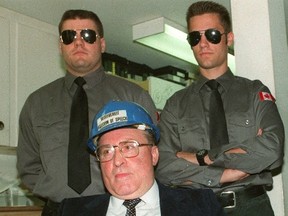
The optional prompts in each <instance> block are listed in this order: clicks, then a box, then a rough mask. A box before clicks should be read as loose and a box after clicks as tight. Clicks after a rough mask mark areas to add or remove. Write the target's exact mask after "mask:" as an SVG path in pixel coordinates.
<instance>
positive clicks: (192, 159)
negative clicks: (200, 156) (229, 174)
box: [176, 151, 213, 165]
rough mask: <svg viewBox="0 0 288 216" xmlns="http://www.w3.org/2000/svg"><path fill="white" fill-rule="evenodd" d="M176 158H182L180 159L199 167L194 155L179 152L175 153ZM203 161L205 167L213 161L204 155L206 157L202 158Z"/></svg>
mask: <svg viewBox="0 0 288 216" xmlns="http://www.w3.org/2000/svg"><path fill="white" fill-rule="evenodd" d="M176 157H178V158H182V159H184V160H186V161H189V162H191V163H193V164H196V165H199V163H198V160H197V158H196V153H191V152H183V151H181V152H177V153H176ZM204 161H205V163H206V164H207V165H210V164H212V163H213V161H211V160H210V158H209V156H208V155H206V156H205V157H204Z"/></svg>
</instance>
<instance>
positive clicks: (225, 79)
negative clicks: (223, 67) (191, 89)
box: [195, 68, 235, 92]
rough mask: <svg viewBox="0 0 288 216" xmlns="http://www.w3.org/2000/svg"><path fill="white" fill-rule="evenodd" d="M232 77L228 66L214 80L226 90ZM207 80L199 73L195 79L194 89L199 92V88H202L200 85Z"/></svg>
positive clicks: (230, 83)
mask: <svg viewBox="0 0 288 216" xmlns="http://www.w3.org/2000/svg"><path fill="white" fill-rule="evenodd" d="M234 78H235V77H234V75H233V73H232V72H231V70H230V68H228V70H227V71H226V72H225V73H224V74H223V75H221V76H220V77H218V78H217V79H216V80H217V82H219V84H220V85H221V86H222V87H223V89H224V90H225V91H227V90H228V89H229V88H230V86H231V85H232V82H231V81H232V79H234ZM207 81H208V79H207V78H206V77H204V76H202V75H201V74H200V76H199V78H198V80H196V81H195V91H196V92H199V91H200V89H201V88H202V86H203V85H205V83H206V82H207Z"/></svg>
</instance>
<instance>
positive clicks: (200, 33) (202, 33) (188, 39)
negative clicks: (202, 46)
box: [186, 28, 228, 47]
mask: <svg viewBox="0 0 288 216" xmlns="http://www.w3.org/2000/svg"><path fill="white" fill-rule="evenodd" d="M207 31H215V32H219V36H220V37H219V38H220V40H219V41H217V42H216V43H215V42H213V40H211V39H209V37H207V36H206V32H207ZM195 32H197V33H199V35H200V37H199V40H198V42H197V43H196V44H194V45H192V44H191V43H190V35H191V33H195ZM225 34H228V33H227V32H223V33H221V32H220V31H219V30H217V29H214V28H209V29H205V30H200V31H192V32H189V33H188V34H187V38H186V39H187V41H188V43H189V44H190V46H191V47H194V46H197V45H198V44H199V43H200V40H201V37H202V35H205V37H206V39H207V41H208V42H209V43H212V44H219V43H220V42H221V40H222V35H225Z"/></svg>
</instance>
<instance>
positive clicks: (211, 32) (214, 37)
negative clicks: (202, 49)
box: [187, 29, 226, 47]
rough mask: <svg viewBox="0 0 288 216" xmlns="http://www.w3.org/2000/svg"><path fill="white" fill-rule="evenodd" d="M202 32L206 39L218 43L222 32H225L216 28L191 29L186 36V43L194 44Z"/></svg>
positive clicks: (198, 40)
mask: <svg viewBox="0 0 288 216" xmlns="http://www.w3.org/2000/svg"><path fill="white" fill-rule="evenodd" d="M203 34H204V35H205V37H206V38H207V40H208V41H209V42H210V43H213V44H218V43H220V41H221V36H222V35H223V34H226V33H225V32H224V33H222V34H221V33H220V31H218V30H216V29H207V30H203V31H192V32H190V33H188V36H187V40H188V43H189V44H190V46H191V47H193V46H196V45H197V44H198V43H199V42H200V40H201V36H202V35H203Z"/></svg>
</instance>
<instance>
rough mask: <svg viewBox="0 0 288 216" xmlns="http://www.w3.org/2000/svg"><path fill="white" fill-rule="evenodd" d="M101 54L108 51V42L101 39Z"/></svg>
mask: <svg viewBox="0 0 288 216" xmlns="http://www.w3.org/2000/svg"><path fill="white" fill-rule="evenodd" d="M100 45H101V53H104V52H105V50H106V41H105V39H104V38H100Z"/></svg>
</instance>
